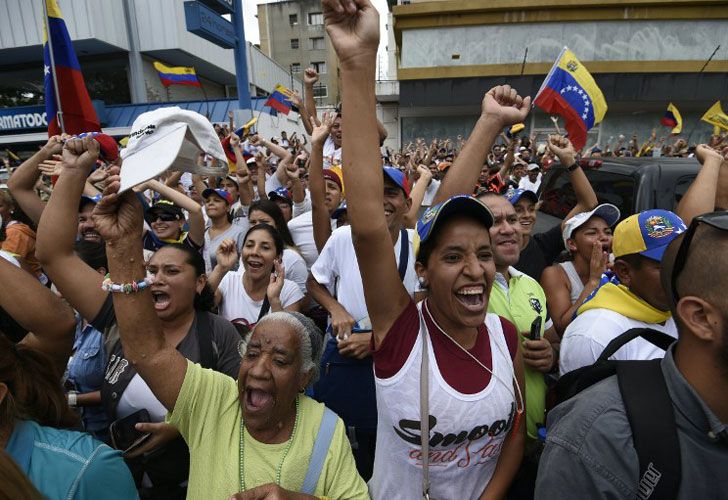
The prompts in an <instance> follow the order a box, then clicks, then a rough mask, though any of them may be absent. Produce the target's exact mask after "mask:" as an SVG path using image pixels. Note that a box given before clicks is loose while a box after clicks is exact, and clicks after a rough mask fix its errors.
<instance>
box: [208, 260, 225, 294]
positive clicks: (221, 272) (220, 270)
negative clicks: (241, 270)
mask: <svg viewBox="0 0 728 500" xmlns="http://www.w3.org/2000/svg"><path fill="white" fill-rule="evenodd" d="M229 271H230V268H227V267H223V266H221V265H220V264H217V265H216V266H215V267H214V268H213V269H212V272H211V273H210V274H208V275H207V284H208V285H209V286H210V289H211V290H212V291H213V292H214V291H215V290H217V287H218V286H220V282H221V281H222V279H223V278H224V277H225V275H226V274H227V273H228V272H229Z"/></svg>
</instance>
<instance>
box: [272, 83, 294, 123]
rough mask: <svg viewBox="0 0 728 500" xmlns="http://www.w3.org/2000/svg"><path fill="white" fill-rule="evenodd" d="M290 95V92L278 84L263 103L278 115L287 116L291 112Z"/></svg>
mask: <svg viewBox="0 0 728 500" xmlns="http://www.w3.org/2000/svg"><path fill="white" fill-rule="evenodd" d="M291 93H292V92H291V90H289V89H287V88H286V87H284V86H283V85H280V84H278V85H276V88H275V89H273V92H272V93H271V95H270V96H269V97H268V100H267V101H265V105H266V106H270V107H271V108H273V109H275V110H276V111H278V112H279V113H283V114H284V115H287V114H288V113H290V111H291V101H290V100H289V97H290V95H291Z"/></svg>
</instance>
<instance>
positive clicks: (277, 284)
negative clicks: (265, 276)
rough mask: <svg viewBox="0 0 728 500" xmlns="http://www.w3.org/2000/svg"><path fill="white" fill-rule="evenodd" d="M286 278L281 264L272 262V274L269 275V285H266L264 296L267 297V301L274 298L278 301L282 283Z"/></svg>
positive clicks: (276, 261)
mask: <svg viewBox="0 0 728 500" xmlns="http://www.w3.org/2000/svg"><path fill="white" fill-rule="evenodd" d="M285 278H286V272H285V269H284V268H283V264H281V262H280V261H279V260H278V259H276V260H274V261H273V272H272V273H270V283H269V284H268V289H267V290H266V295H268V300H272V299H274V298H276V299H279V298H280V296H281V290H283V281H284V280H285Z"/></svg>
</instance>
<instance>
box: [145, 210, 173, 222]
mask: <svg viewBox="0 0 728 500" xmlns="http://www.w3.org/2000/svg"><path fill="white" fill-rule="evenodd" d="M158 220H161V221H162V222H172V221H175V220H179V219H178V218H177V216H176V215H174V214H168V213H164V212H163V213H161V214H150V215H149V221H148V222H150V223H151V222H157V221H158Z"/></svg>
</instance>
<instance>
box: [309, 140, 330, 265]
mask: <svg viewBox="0 0 728 500" xmlns="http://www.w3.org/2000/svg"><path fill="white" fill-rule="evenodd" d="M323 150H324V145H323V143H312V144H311V156H310V158H309V164H308V192H309V193H310V195H311V218H312V220H313V241H314V243H315V244H316V250H317V251H319V252H321V251H322V250H323V248H324V245H326V242H327V241H328V239H329V236H331V214H330V213H329V210H328V209H327V208H326V203H325V199H326V181H325V180H324V174H323V169H324V167H323V165H324V154H323Z"/></svg>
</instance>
